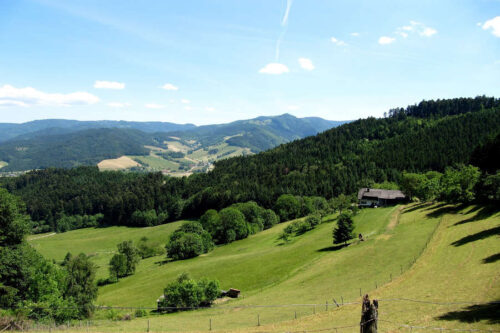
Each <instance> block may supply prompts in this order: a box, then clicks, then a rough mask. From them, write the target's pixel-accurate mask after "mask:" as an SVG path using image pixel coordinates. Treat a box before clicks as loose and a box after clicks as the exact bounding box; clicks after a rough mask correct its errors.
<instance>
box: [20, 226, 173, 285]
mask: <svg viewBox="0 0 500 333" xmlns="http://www.w3.org/2000/svg"><path fill="white" fill-rule="evenodd" d="M181 223H182V221H179V222H174V223H168V224H164V225H161V226H156V227H149V228H128V227H108V228H89V229H79V230H73V231H70V232H65V233H61V234H55V233H51V234H45V235H33V236H31V237H29V238H28V241H29V242H30V244H31V245H32V246H33V247H34V248H35V249H36V250H37V251H39V252H40V253H41V254H42V255H43V256H44V257H46V258H49V259H54V260H56V261H62V260H63V259H64V256H65V255H66V253H68V252H71V253H72V254H79V253H85V254H87V255H90V256H92V261H93V262H94V263H96V264H97V266H98V271H97V277H98V278H104V277H107V276H108V262H109V260H110V259H111V257H112V256H113V254H114V253H116V251H117V249H116V245H117V244H118V243H120V242H122V241H124V240H132V241H134V242H137V241H139V240H140V239H141V238H142V237H147V238H148V239H149V240H151V241H152V242H158V243H160V244H162V245H163V244H166V242H167V239H168V236H169V235H170V233H172V232H173V231H174V230H175V229H177V228H178V227H179V225H180V224H181ZM158 258H159V257H156V260H158Z"/></svg>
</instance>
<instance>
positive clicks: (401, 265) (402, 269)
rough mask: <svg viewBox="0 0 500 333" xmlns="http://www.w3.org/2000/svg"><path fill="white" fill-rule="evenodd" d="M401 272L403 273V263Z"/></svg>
mask: <svg viewBox="0 0 500 333" xmlns="http://www.w3.org/2000/svg"><path fill="white" fill-rule="evenodd" d="M401 274H403V265H401Z"/></svg>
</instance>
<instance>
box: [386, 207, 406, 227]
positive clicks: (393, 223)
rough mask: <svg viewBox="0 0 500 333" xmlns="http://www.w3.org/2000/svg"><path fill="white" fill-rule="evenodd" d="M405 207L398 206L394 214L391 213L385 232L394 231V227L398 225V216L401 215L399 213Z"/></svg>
mask: <svg viewBox="0 0 500 333" xmlns="http://www.w3.org/2000/svg"><path fill="white" fill-rule="evenodd" d="M405 208H406V206H399V207H398V209H396V211H394V213H392V216H391V220H390V221H389V224H388V225H387V230H392V229H394V227H395V226H397V225H398V223H399V216H400V215H401V211H402V210H403V209H405Z"/></svg>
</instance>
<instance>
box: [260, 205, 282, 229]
mask: <svg viewBox="0 0 500 333" xmlns="http://www.w3.org/2000/svg"><path fill="white" fill-rule="evenodd" d="M262 219H263V222H264V229H269V228H271V227H272V226H274V225H276V224H278V223H279V221H280V218H279V217H278V215H276V213H275V212H274V211H273V210H272V209H266V210H264V211H263V212H262Z"/></svg>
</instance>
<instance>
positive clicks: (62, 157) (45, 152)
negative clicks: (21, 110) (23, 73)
mask: <svg viewBox="0 0 500 333" xmlns="http://www.w3.org/2000/svg"><path fill="white" fill-rule="evenodd" d="M343 123H345V121H330V120H325V119H321V118H296V117H294V116H292V115H289V114H284V115H280V116H274V117H259V118H255V119H249V120H240V121H235V122H232V123H228V124H218V125H207V126H199V127H196V126H194V125H177V124H172V123H161V122H157V123H155V122H149V123H147V122H145V123H140V122H120V121H95V122H79V121H74V120H44V121H35V122H31V123H26V124H20V125H16V124H0V141H1V140H2V138H5V137H9V136H12V135H14V134H16V133H17V136H16V137H15V138H11V139H10V140H7V141H4V142H0V167H2V169H1V171H24V170H31V169H44V168H48V167H59V168H71V167H76V166H80V165H96V164H98V163H99V162H100V161H102V160H105V159H113V158H117V157H120V156H122V155H131V156H136V157H137V156H138V155H141V156H145V155H150V151H156V152H162V153H165V152H166V151H169V152H174V153H180V152H182V154H180V159H178V160H173V159H172V158H171V157H169V156H167V157H166V158H167V159H168V160H167V161H165V160H164V159H165V156H163V157H162V156H158V154H153V155H154V158H153V162H155V163H161V162H163V164H164V165H166V166H171V165H172V164H174V163H175V162H179V161H180V162H181V163H184V164H188V165H190V168H194V166H195V164H193V163H196V162H199V164H200V168H201V167H206V164H207V163H208V161H209V160H210V162H212V160H215V159H219V158H224V157H225V156H226V155H229V154H233V156H234V155H237V153H236V152H245V153H257V152H260V151H263V150H267V149H270V148H273V147H276V146H277V145H279V144H282V143H285V142H289V141H292V140H296V139H301V138H304V137H306V136H310V135H315V134H317V133H319V132H323V131H325V130H327V129H330V128H332V127H335V126H338V125H340V124H343ZM14 125H15V126H14ZM49 126H52V127H49ZM101 127H102V128H101ZM145 146H149V148H147V149H146V148H145ZM151 147H152V148H151ZM230 147H233V149H231V148H230ZM224 148H225V149H224ZM237 148H241V149H237ZM193 152H196V153H195V154H193ZM209 152H210V153H209ZM189 153H191V155H189ZM186 155H189V156H187V159H183V157H185V156H186ZM206 155H210V156H207V157H206V158H205V159H203V156H206ZM197 158H198V159H201V160H200V161H199V160H197ZM2 163H4V164H6V166H4V165H3V164H2ZM191 164H193V165H192V166H191ZM166 166H165V168H166ZM200 168H199V169H200ZM146 170H148V169H146Z"/></svg>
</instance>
